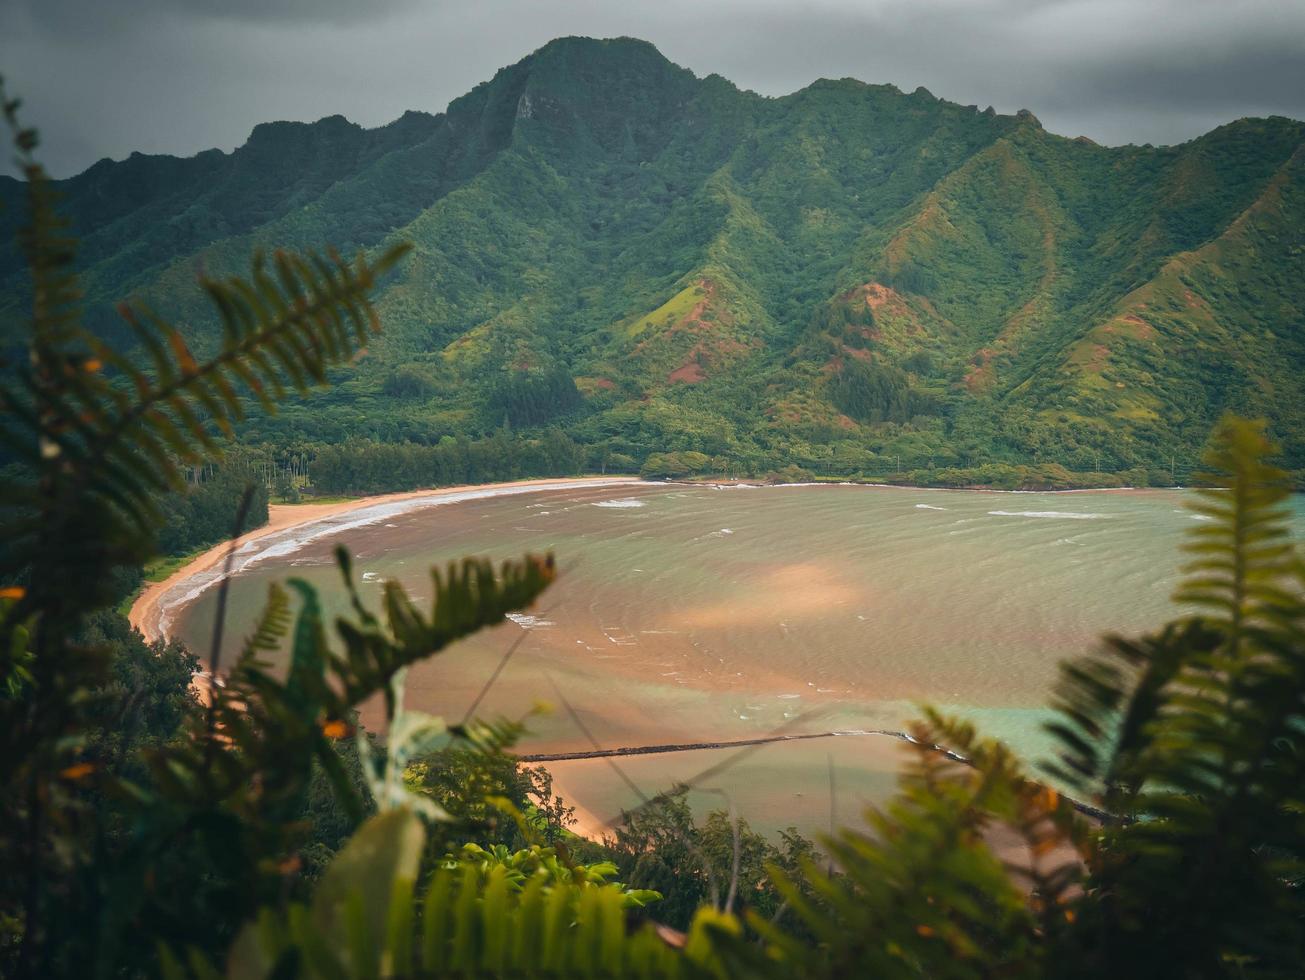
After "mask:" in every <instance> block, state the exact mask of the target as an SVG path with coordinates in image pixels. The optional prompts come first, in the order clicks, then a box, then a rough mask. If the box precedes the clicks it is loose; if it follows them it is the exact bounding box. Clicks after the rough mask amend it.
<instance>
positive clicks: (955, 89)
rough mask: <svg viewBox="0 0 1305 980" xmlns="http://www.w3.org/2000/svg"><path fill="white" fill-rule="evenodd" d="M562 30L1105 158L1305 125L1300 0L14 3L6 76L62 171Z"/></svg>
mask: <svg viewBox="0 0 1305 980" xmlns="http://www.w3.org/2000/svg"><path fill="white" fill-rule="evenodd" d="M564 34H586V35H592V36H599V37H611V36H617V35H630V36H635V37H642V38H645V39H647V40H649V41H652V42H653V43H654V44H656V45H657V46H658V47H659V48H660V49H661V50H662V52H663V53H664V54H665V55H666V56H667V57H669V58H671V59H672V60H673V61H676V62H678V63H679V64H682V65H685V66H686V67H689V68H692V69H693V70H694V71H695V72H697V73H698V74H700V75H702V74H708V73H711V72H717V73H719V74H721V75H724V76H725V77H727V78H729V79H731V80H732V81H734V82H735V83H736V84H738V85H740V86H742V87H745V88H751V89H754V90H756V91H758V92H761V93H764V94H767V95H782V94H785V93H788V92H792V91H794V90H796V89H798V88H801V87H803V86H804V85H807V84H810V82H812V81H813V80H814V79H816V78H819V77H843V76H852V77H856V78H860V79H863V80H865V81H868V82H892V83H894V84H896V85H898V86H900V87H901V88H903V89H906V90H908V91H909V90H911V89H914V88H915V87H916V86H919V85H923V86H925V87H926V88H928V89H929V90H930V91H931V92H933V93H934V94H935V95H938V96H941V97H943V98H947V99H951V100H953V101H956V102H961V103H965V104H969V103H977V104H979V105H988V104H992V105H995V106H996V107H997V108H998V109H999V110H1001V111H1004V112H1011V111H1014V110H1015V109H1019V108H1028V109H1031V110H1033V111H1034V112H1035V113H1036V114H1037V115H1038V116H1039V118H1041V120H1042V122H1043V124H1044V125H1045V126H1046V127H1047V128H1048V129H1051V130H1053V131H1055V132H1060V133H1064V134H1066V135H1071V136H1075V135H1080V134H1082V135H1086V136H1089V137H1091V138H1093V139H1095V140H1097V141H1098V142H1102V143H1111V144H1116V143H1127V142H1137V143H1156V144H1161V143H1173V142H1180V141H1182V140H1186V139H1191V138H1193V137H1195V136H1198V135H1200V134H1201V133H1202V132H1205V131H1207V130H1209V129H1211V128H1213V127H1214V126H1217V125H1219V124H1220V123H1223V122H1227V121H1228V120H1230V119H1234V118H1237V117H1240V116H1257V115H1288V116H1294V117H1296V118H1301V117H1305V2H1301V0H1040V2H1039V0H859V2H858V0H808V2H806V3H802V4H797V3H781V2H776V0H695V2H688V0H588V2H584V0H567V2H558V3H549V2H543V0H478V2H457V3H454V2H446V0H371V2H364V0H115V2H113V3H104V2H102V0H9V3H7V4H0V72H3V73H4V75H5V76H6V78H7V81H8V85H9V88H10V90H11V92H13V93H14V94H18V95H21V96H22V97H23V98H24V100H25V102H26V104H27V107H28V108H27V111H26V117H27V118H28V120H29V121H31V122H32V123H34V124H37V125H39V126H40V128H41V129H42V131H43V134H44V141H45V151H44V155H45V159H46V160H47V161H48V163H49V164H50V167H51V169H52V171H53V172H55V173H56V174H59V175H66V174H70V173H74V172H77V171H79V170H81V169H83V168H85V167H86V166H89V165H90V164H91V163H93V162H94V161H95V160H97V159H99V158H101V157H105V156H109V157H115V158H120V157H122V156H125V155H126V154H127V153H130V152H131V151H133V150H141V151H144V152H152V153H159V152H166V153H178V154H190V153H194V152H197V151H199V150H201V149H205V148H207V147H210V146H218V147H221V148H223V149H231V148H232V147H234V146H236V145H238V144H239V143H241V142H242V141H243V140H244V139H245V137H246V136H247V135H248V133H249V131H250V129H252V128H253V126H254V125H255V124H257V123H259V122H264V121H267V120H271V119H304V120H311V119H317V118H320V117H321V116H324V115H330V114H333V113H337V112H338V113H343V114H344V115H346V116H348V117H349V118H350V119H353V120H355V121H356V122H359V123H362V124H363V125H369V126H372V125H379V124H381V123H384V122H387V121H389V120H391V119H393V118H395V117H397V116H399V115H400V114H401V113H402V112H403V111H404V110H406V109H424V110H427V111H439V110H441V109H442V108H443V107H444V106H445V105H446V104H447V103H448V102H449V101H450V100H451V99H453V98H456V97H457V96H458V95H461V94H462V93H463V92H466V91H467V90H468V89H470V88H471V87H472V86H473V85H475V84H476V83H478V82H481V81H484V80H485V79H487V78H489V77H490V76H491V75H492V74H493V73H494V71H495V70H496V69H498V68H499V67H502V66H503V65H506V64H509V63H511V62H514V61H516V60H518V59H519V58H521V57H522V56H524V55H525V54H527V53H529V52H530V51H532V50H534V49H535V48H537V47H539V46H540V45H542V44H543V43H545V42H546V41H548V40H549V39H550V38H553V37H557V36H559V35H564Z"/></svg>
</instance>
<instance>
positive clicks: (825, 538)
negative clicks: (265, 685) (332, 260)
mask: <svg viewBox="0 0 1305 980" xmlns="http://www.w3.org/2000/svg"><path fill="white" fill-rule="evenodd" d="M1187 499H1188V497H1187V494H1185V493H1183V492H1180V491H1125V492H1118V491H1101V492H1096V491H1093V492H1083V493H1068V494H1042V493H1018V494H1013V493H989V492H968V491H939V490H906V489H896V488H876V487H853V486H792V487H783V486H781V487H763V488H714V487H707V486H682V485H654V484H643V485H636V486H621V487H610V488H597V489H596V488H571V489H565V490H549V491H543V492H538V493H531V494H526V495H517V496H510V497H496V498H489V499H479V500H469V501H465V502H462V503H457V504H453V505H446V506H440V507H432V508H427V509H419V510H411V511H407V512H401V513H393V514H389V515H387V516H385V517H384V518H383V519H381V520H379V522H378V523H374V524H370V525H368V526H365V527H354V528H352V529H349V530H344V531H341V532H338V533H335V534H328V535H324V536H320V537H317V538H316V539H314V540H312V541H309V542H307V543H304V544H302V546H297V545H296V544H295V542H294V541H287V540H284V539H283V540H281V541H280V542H279V543H278V544H277V545H276V546H275V548H274V549H273V550H274V552H275V554H272V555H271V556H270V557H267V558H265V559H264V560H261V561H256V562H254V563H253V564H250V565H248V566H247V567H246V568H244V570H243V571H242V572H241V573H240V575H239V576H237V578H236V579H235V580H234V581H233V583H232V589H231V609H232V613H231V617H230V625H229V628H228V635H229V636H231V637H232V638H233V639H232V643H231V646H232V647H233V648H234V647H235V646H237V645H238V643H239V638H240V637H241V636H242V635H243V634H244V633H245V632H247V630H248V628H249V626H250V624H251V623H252V621H253V616H254V615H255V613H256V611H257V609H258V607H259V605H260V604H261V601H262V598H263V596H264V595H265V594H266V588H267V584H268V582H269V581H270V580H272V579H283V578H285V577H287V576H290V575H297V576H300V577H302V578H305V579H307V580H308V581H310V582H312V583H314V584H316V585H317V586H318V587H319V588H321V590H322V592H323V595H324V598H325V600H326V604H327V606H328V608H330V609H335V610H342V608H343V607H342V596H341V590H340V589H339V587H338V575H337V573H336V572H335V570H334V568H333V565H332V558H331V554H332V551H333V549H334V547H335V546H336V544H337V543H338V542H339V541H345V542H347V546H348V547H349V549H350V551H351V552H352V554H353V555H354V565H355V569H356V572H355V573H356V574H357V575H359V576H360V577H362V578H363V579H364V580H365V581H364V585H363V588H364V591H365V594H371V595H376V594H378V592H379V584H380V582H381V581H383V580H384V579H387V578H396V579H398V580H399V581H401V582H403V583H404V584H405V585H406V586H407V587H408V588H409V590H410V591H411V592H412V593H413V595H414V596H416V597H419V598H422V599H425V600H428V599H429V596H430V586H429V578H428V575H427V573H426V569H427V568H428V567H429V566H430V565H432V564H441V563H443V562H445V561H447V560H450V559H452V558H455V557H457V556H460V555H463V554H483V555H489V556H491V557H494V558H496V559H497V558H507V557H512V556H517V555H520V554H522V553H524V552H529V551H533V552H540V551H550V550H551V551H553V552H554V553H555V554H556V555H557V558H558V562H559V566H560V568H561V570H562V575H561V578H560V580H559V581H558V583H557V584H556V585H555V586H554V587H553V588H552V589H551V590H550V591H549V592H548V593H547V594H546V595H545V597H544V599H543V600H542V601H541V603H540V605H539V608H537V609H534V610H531V611H530V616H529V618H522V619H521V620H520V622H519V623H508V624H505V625H503V626H501V627H496V628H495V629H493V630H490V631H487V632H485V633H483V634H481V635H479V636H477V637H474V638H472V639H471V640H469V641H467V642H465V643H463V644H461V645H460V646H459V647H458V648H457V649H456V650H454V651H450V652H449V653H448V654H445V655H442V656H440V657H437V658H434V659H432V660H431V661H428V662H426V663H424V664H422V665H420V666H418V667H416V668H414V670H413V671H412V672H411V674H410V677H409V682H408V692H407V693H408V703H409V704H410V705H411V706H414V707H420V708H422V709H424V710H427V711H432V712H435V713H441V714H444V715H446V716H449V717H453V718H457V717H460V716H461V713H462V712H463V711H464V710H465V708H466V706H467V705H468V704H469V703H470V702H471V700H472V698H474V697H475V695H476V693H477V691H478V690H479V689H480V687H481V685H482V684H483V683H484V681H485V679H486V678H487V677H488V676H489V674H490V672H491V671H492V669H493V667H494V665H495V663H497V661H498V659H499V658H500V657H501V655H502V654H503V652H504V651H505V650H506V649H507V647H508V646H509V645H510V644H511V643H512V642H513V640H514V639H516V638H518V637H520V635H521V633H522V630H525V633H526V636H525V639H524V642H523V644H522V646H521V648H520V650H519V651H518V652H517V653H516V654H515V656H514V657H513V659H512V661H511V662H510V664H509V666H508V667H507V669H506V670H505V671H504V672H503V675H502V677H501V679H500V681H499V682H498V683H497V684H496V686H495V687H494V688H493V690H492V691H491V692H490V694H489V696H488V697H487V698H486V699H485V702H484V706H483V707H482V713H486V714H496V713H497V714H503V715H509V716H517V715H521V714H523V713H525V712H527V711H528V710H529V709H530V707H531V705H532V704H534V703H536V702H537V701H549V702H552V703H553V704H554V705H555V706H556V705H557V703H558V701H559V698H558V696H557V694H556V693H555V685H556V688H559V689H561V690H562V691H564V692H566V698H567V700H568V701H570V702H571V704H572V705H573V706H574V708H575V710H576V711H578V712H580V713H581V715H582V717H583V718H584V720H585V722H586V724H587V725H588V726H589V727H590V728H591V729H592V731H593V733H594V735H595V737H596V738H597V740H598V741H599V742H600V743H601V744H602V745H603V746H604V747H612V746H617V745H638V744H649V743H658V742H670V741H674V742H684V741H698V740H703V741H706V740H722V739H731V738H746V737H751V736H755V735H758V734H763V733H766V732H770V731H774V730H776V729H778V728H780V727H781V726H785V725H788V726H792V730H802V731H828V730H860V729H871V728H893V729H897V728H902V727H904V725H905V724H906V723H907V722H908V721H909V719H911V718H912V717H916V716H917V715H918V707H917V706H918V705H919V704H920V703H929V704H933V705H935V706H938V707H941V708H943V709H945V710H947V711H951V712H954V713H957V714H961V715H964V716H966V717H969V718H971V719H973V720H974V721H975V722H976V723H977V724H978V725H979V727H980V728H981V730H982V731H984V732H986V733H988V734H991V735H994V736H996V737H1000V738H1002V739H1005V740H1006V741H1008V742H1009V743H1010V744H1012V745H1013V746H1014V747H1015V748H1017V749H1018V750H1020V751H1021V752H1022V753H1024V754H1025V755H1026V756H1027V757H1029V758H1031V759H1035V758H1037V757H1040V756H1042V755H1044V754H1045V752H1046V749H1047V742H1046V739H1045V738H1044V736H1043V735H1042V732H1041V725H1042V722H1043V721H1044V720H1045V718H1046V711H1045V708H1044V705H1045V704H1046V702H1047V698H1048V694H1049V691H1050V689H1051V687H1052V684H1053V683H1054V680H1055V678H1056V671H1057V665H1058V663H1059V662H1061V661H1062V660H1064V659H1066V658H1068V657H1072V656H1075V655H1078V654H1082V653H1086V652H1088V651H1090V650H1091V649H1092V648H1093V646H1094V645H1095V644H1096V643H1097V642H1098V638H1099V637H1100V636H1101V634H1103V633H1105V632H1107V631H1112V630H1113V631H1117V632H1122V633H1137V632H1140V631H1143V630H1146V629H1149V628H1154V627H1157V626H1159V625H1160V624H1162V623H1163V622H1164V621H1165V620H1167V619H1169V618H1172V617H1173V616H1174V615H1175V613H1176V609H1175V607H1174V606H1173V605H1172V604H1171V602H1170V595H1171V593H1172V591H1173V589H1174V586H1175V584H1176V582H1177V578H1178V572H1179V566H1180V564H1181V560H1182V559H1181V555H1180V551H1179V545H1180V543H1181V541H1182V538H1183V534H1184V532H1185V531H1186V530H1188V529H1190V528H1192V527H1193V526H1195V524H1196V521H1195V519H1194V517H1193V515H1192V514H1191V513H1190V512H1189V511H1187V510H1186V509H1185V508H1184V506H1183V505H1184V502H1185V500H1187ZM1292 506H1293V508H1294V512H1295V523H1296V526H1297V527H1298V528H1299V527H1305V506H1303V505H1302V501H1301V500H1300V499H1299V498H1298V499H1296V500H1295V501H1293V504H1292ZM214 599H215V595H214V593H213V591H212V590H210V591H208V592H205V593H204V594H203V595H201V596H200V598H199V599H198V600H197V601H195V602H194V603H193V604H192V605H190V606H189V607H187V608H185V609H184V610H182V611H181V612H180V613H178V614H177V617H176V623H175V625H174V627H173V632H174V633H175V634H177V635H179V636H180V637H181V638H183V639H184V640H186V641H188V642H190V643H192V644H193V647H192V648H193V649H196V650H204V649H206V638H207V637H208V636H209V635H210V631H211V617H212V615H213V605H214ZM369 720H372V721H373V723H375V719H374V716H372V718H371V719H369ZM531 730H532V736H531V739H530V740H529V744H528V745H526V746H525V747H524V748H523V751H536V752H542V751H549V750H576V749H585V748H589V747H591V746H590V745H589V743H588V742H587V740H586V739H585V738H584V736H583V735H581V734H580V732H579V730H578V729H577V726H576V725H575V723H574V721H573V720H572V718H571V716H570V715H569V714H568V713H567V712H566V711H564V710H555V711H554V712H553V713H552V714H550V715H545V716H538V717H535V718H533V719H532V720H531ZM872 742H873V743H876V744H874V745H872V744H871V743H872ZM835 743H837V744H835ZM881 743H882V740H874V739H861V738H857V739H838V740H826V741H813V742H807V743H801V744H800V745H786V746H783V747H781V748H778V749H768V750H765V751H764V752H761V753H757V754H756V755H754V756H752V757H750V759H749V760H748V762H747V763H746V764H743V765H741V766H740V767H738V768H736V769H734V770H731V771H730V772H729V773H727V774H726V776H724V777H722V778H721V780H718V782H721V784H722V788H724V789H725V790H726V791H727V792H731V793H733V794H734V795H735V796H738V798H739V799H740V800H746V801H747V805H746V808H745V812H746V815H748V816H749V818H750V819H751V820H752V821H753V822H754V824H757V825H759V826H764V827H777V826H785V825H786V824H787V823H788V822H792V821H796V822H798V823H800V824H804V825H810V824H813V823H814V824H816V825H820V824H821V823H823V821H824V820H825V819H827V810H828V789H827V782H828V770H829V767H830V765H831V764H832V765H834V766H835V768H836V769H837V771H838V773H839V775H838V780H837V782H838V784H839V786H840V787H842V789H841V790H840V792H842V793H844V794H846V808H847V809H848V810H854V809H856V808H857V807H859V806H860V804H861V803H863V802H866V801H874V800H877V799H882V797H883V795H884V793H885V792H886V791H887V789H888V787H889V786H891V782H892V780H891V774H892V772H893V770H894V768H895V767H896V765H897V764H898V761H897V760H898V759H899V751H900V750H899V748H898V746H896V745H889V744H881ZM714 756H715V754H713V753H694V754H693V755H692V756H676V757H660V758H658V759H655V760H653V759H643V760H639V761H637V762H633V761H632V762H630V763H629V767H628V768H629V770H630V771H632V772H633V771H638V772H639V773H641V774H643V778H644V779H645V780H646V781H647V789H649V790H656V789H659V788H661V784H663V783H665V782H666V781H668V780H672V779H676V778H684V776H686V775H688V774H690V773H692V772H696V771H698V770H699V769H702V768H705V767H706V766H707V765H709V764H711V762H712V761H715V759H714ZM831 758H832V762H831ZM549 768H550V769H552V770H554V771H555V773H556V774H557V775H558V778H559V781H560V782H561V783H562V784H563V785H565V786H566V787H567V789H568V790H569V792H570V794H571V795H573V796H574V797H575V798H576V799H577V800H579V801H580V802H582V803H584V804H586V806H588V807H589V809H591V810H593V811H594V812H595V813H598V812H599V811H604V812H605V811H612V812H613V813H614V812H615V811H616V810H619V808H620V806H623V805H629V804H630V803H631V802H633V797H632V795H631V794H630V793H629V791H628V790H626V789H625V788H624V786H623V785H622V784H621V783H620V782H619V780H618V779H617V778H616V777H615V775H614V774H613V773H611V771H610V770H609V769H608V768H607V767H606V766H605V765H601V764H600V765H593V764H584V765H579V764H552V765H550V767H549ZM702 802H704V803H711V802H713V800H711V799H704V800H703V801H702ZM714 802H715V803H719V800H718V799H716V800H714ZM740 805H742V804H740ZM840 809H842V808H841V807H840ZM822 814H824V816H822ZM607 815H610V814H607Z"/></svg>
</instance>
